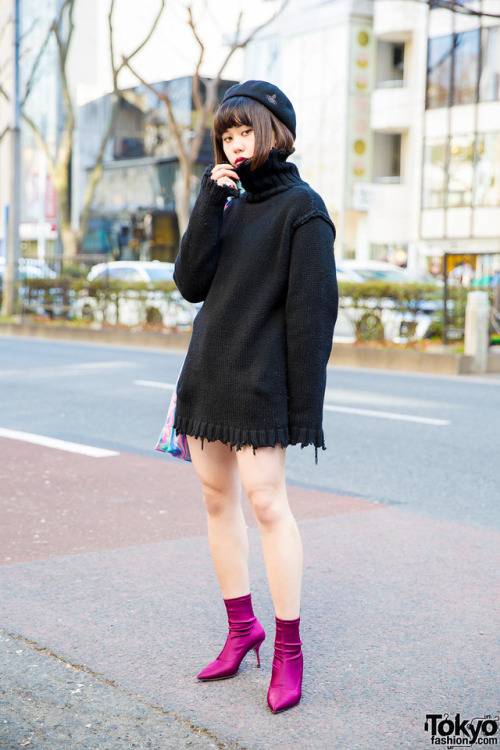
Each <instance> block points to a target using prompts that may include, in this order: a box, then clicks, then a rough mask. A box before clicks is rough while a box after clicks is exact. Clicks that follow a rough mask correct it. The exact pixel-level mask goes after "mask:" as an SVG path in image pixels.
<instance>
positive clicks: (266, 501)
mask: <svg viewBox="0 0 500 750" xmlns="http://www.w3.org/2000/svg"><path fill="white" fill-rule="evenodd" d="M247 495H248V500H249V502H250V505H251V507H252V511H253V514H254V516H255V519H256V520H257V522H258V523H259V524H260V525H262V526H273V525H275V524H276V523H279V522H280V521H281V520H282V519H283V517H284V515H285V513H286V510H287V507H288V503H287V499H286V492H285V490H283V489H281V488H279V487H276V486H274V485H267V486H260V487H256V488H254V489H251V490H248V491H247Z"/></svg>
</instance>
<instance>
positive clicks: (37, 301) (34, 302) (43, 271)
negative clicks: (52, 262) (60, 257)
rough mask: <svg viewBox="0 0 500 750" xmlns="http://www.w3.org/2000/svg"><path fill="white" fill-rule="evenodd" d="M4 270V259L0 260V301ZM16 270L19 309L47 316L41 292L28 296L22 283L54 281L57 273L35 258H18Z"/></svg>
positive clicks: (26, 286) (26, 289) (27, 291)
mask: <svg viewBox="0 0 500 750" xmlns="http://www.w3.org/2000/svg"><path fill="white" fill-rule="evenodd" d="M5 270H6V260H5V258H0V300H1V299H2V288H3V283H4V279H5ZM18 270H19V276H18V278H19V281H20V282H21V283H20V284H19V291H18V295H19V299H20V302H21V309H22V310H23V312H29V313H35V314H37V315H43V316H47V311H46V308H45V305H44V295H43V292H41V293H40V294H38V293H37V294H31V295H30V293H29V288H28V285H27V284H23V283H22V282H23V281H26V280H29V279H55V278H57V273H56V272H55V271H53V270H52V268H51V267H50V266H49V265H48V264H47V263H45V261H43V260H38V259H37V258H20V259H19V265H18Z"/></svg>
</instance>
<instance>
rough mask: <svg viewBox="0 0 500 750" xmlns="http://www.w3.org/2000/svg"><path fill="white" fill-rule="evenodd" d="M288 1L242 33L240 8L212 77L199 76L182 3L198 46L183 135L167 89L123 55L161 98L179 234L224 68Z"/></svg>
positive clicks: (185, 221) (201, 48)
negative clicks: (191, 116)
mask: <svg viewBox="0 0 500 750" xmlns="http://www.w3.org/2000/svg"><path fill="white" fill-rule="evenodd" d="M288 2H289V0H283V2H282V3H281V5H280V7H279V8H278V10H277V11H276V12H275V13H274V14H273V15H272V16H271V17H270V18H268V19H267V20H266V21H264V22H263V23H261V24H260V25H259V26H257V27H256V28H254V29H252V30H251V31H250V32H248V33H247V34H245V35H243V34H242V22H243V13H242V12H241V13H240V14H239V16H238V20H237V24H236V28H235V30H234V35H233V39H232V41H231V42H230V43H229V45H228V50H227V53H226V56H225V57H224V59H223V61H222V64H221V65H220V67H219V69H218V71H217V72H216V74H215V75H214V76H213V78H206V77H203V76H202V75H201V73H200V69H201V66H202V64H203V62H204V60H205V53H206V48H205V44H204V42H203V40H202V38H201V35H200V32H199V28H198V25H197V23H196V21H195V18H194V13H193V6H192V4H189V5H187V6H186V12H187V23H188V25H189V28H190V29H191V32H192V34H193V36H194V38H195V40H196V42H197V45H198V48H199V53H198V58H197V61H196V67H195V70H194V72H193V76H192V98H193V104H194V108H195V121H194V127H193V130H192V132H191V133H190V134H189V137H187V138H186V132H185V130H186V129H185V128H184V127H183V126H182V125H181V124H180V123H179V122H178V120H177V118H176V116H175V113H174V108H173V105H172V100H171V98H170V96H169V94H168V91H165V90H164V89H162V90H158V89H157V88H155V87H154V86H152V85H151V84H150V83H148V82H147V81H145V80H144V78H142V76H141V75H140V74H139V73H138V72H137V70H136V68H135V67H133V66H132V64H131V58H130V56H129V57H125V56H124V57H123V64H124V65H126V66H127V67H128V68H129V70H131V72H132V73H133V74H134V75H135V76H136V78H137V79H138V80H139V81H140V82H141V83H142V84H143V85H144V86H145V87H146V88H148V89H149V90H150V91H152V92H153V93H154V94H156V96H157V97H158V99H160V100H161V101H162V102H164V104H165V106H166V109H167V113H168V129H169V131H170V134H171V136H172V140H173V143H174V146H175V150H176V155H177V157H178V159H179V168H180V169H179V179H177V180H176V182H175V185H174V193H175V206H176V213H177V220H178V223H179V231H180V232H181V234H182V233H183V232H184V231H185V229H186V227H187V224H188V221H189V214H190V194H191V181H192V176H193V167H194V165H195V163H196V160H197V159H198V156H199V153H200V149H201V145H202V142H203V138H204V136H205V132H206V129H207V127H208V124H209V122H210V120H211V118H212V116H213V114H214V111H215V109H216V106H217V94H218V90H219V86H220V82H221V80H222V75H223V73H224V70H225V68H226V66H227V64H228V63H229V61H230V60H231V58H232V57H233V55H234V53H235V52H236V51H237V50H239V49H244V48H245V47H246V46H247V44H248V43H249V42H250V41H251V40H252V39H253V38H254V37H255V35H256V34H257V33H258V32H259V31H261V30H262V29H264V28H265V27H266V26H268V25H269V24H270V23H271V22H272V21H274V19H275V18H276V17H277V16H278V15H279V14H280V13H281V12H282V11H283V9H284V8H285V6H286V5H288Z"/></svg>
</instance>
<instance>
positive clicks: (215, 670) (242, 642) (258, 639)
mask: <svg viewBox="0 0 500 750" xmlns="http://www.w3.org/2000/svg"><path fill="white" fill-rule="evenodd" d="M224 604H225V605H226V610H227V619H228V622H229V634H228V637H227V640H226V644H225V646H224V648H223V649H222V651H221V653H220V654H219V656H218V657H217V659H216V660H215V661H213V662H212V663H211V664H209V665H208V666H207V667H205V669H202V671H201V672H200V674H199V675H198V679H199V680H224V679H226V678H227V677H234V675H235V674H236V673H237V672H238V669H239V668H240V664H241V662H242V661H243V659H244V657H245V656H246V655H247V653H248V652H249V651H250V649H253V650H254V651H255V655H256V657H257V666H258V667H260V658H259V649H260V647H261V644H262V643H263V641H264V639H265V637H266V634H265V633H264V628H263V627H262V625H261V624H260V622H259V621H258V620H257V618H256V617H255V615H254V613H253V608H252V596H251V594H247V595H246V596H239V597H237V598H236V599H224Z"/></svg>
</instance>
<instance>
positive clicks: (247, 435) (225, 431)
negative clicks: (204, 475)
mask: <svg viewBox="0 0 500 750" xmlns="http://www.w3.org/2000/svg"><path fill="white" fill-rule="evenodd" d="M174 430H175V434H176V435H190V436H191V437H195V438H200V439H201V448H202V450H203V442H204V441H205V440H206V441H207V443H213V442H215V441H217V440H218V441H220V442H221V443H224V445H229V447H230V449H231V450H232V449H233V447H236V450H237V451H238V450H241V448H243V447H244V446H247V445H251V446H252V448H253V452H254V455H255V451H256V449H257V448H270V447H271V448H273V447H274V446H275V445H278V444H280V445H281V447H282V448H286V447H287V446H288V445H297V444H299V443H300V444H301V448H305V447H306V446H307V445H310V444H313V445H314V449H315V460H316V463H318V448H322V449H323V450H326V446H325V442H324V437H323V430H321V429H314V428H308V427H300V428H297V427H292V428H291V430H289V429H288V427H276V428H268V429H261V430H252V429H250V430H248V429H240V428H237V427H228V426H226V425H215V424H212V423H211V422H204V421H202V420H198V419H191V418H189V417H180V416H178V415H176V417H175V422H174Z"/></svg>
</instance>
